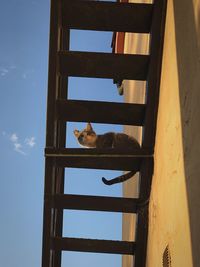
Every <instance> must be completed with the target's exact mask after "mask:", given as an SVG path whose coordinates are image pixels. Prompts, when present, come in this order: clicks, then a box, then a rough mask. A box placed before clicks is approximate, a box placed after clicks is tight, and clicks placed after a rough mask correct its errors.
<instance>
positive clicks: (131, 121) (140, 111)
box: [56, 99, 145, 126]
mask: <svg viewBox="0 0 200 267" xmlns="http://www.w3.org/2000/svg"><path fill="white" fill-rule="evenodd" d="M56 106H57V117H58V119H60V120H64V121H78V122H88V121H89V122H96V123H110V124H122V125H137V126H142V125H143V119H144V115H145V105H143V104H127V103H126V104H124V103H114V102H99V101H81V100H61V99H59V100H58V101H57V105H56Z"/></svg>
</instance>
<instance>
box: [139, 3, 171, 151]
mask: <svg viewBox="0 0 200 267" xmlns="http://www.w3.org/2000/svg"><path fill="white" fill-rule="evenodd" d="M166 6H167V0H155V1H154V12H153V20H152V28H151V43H150V55H151V57H150V63H149V73H148V78H147V96H146V99H147V109H146V116H145V122H144V125H145V127H144V135H143V142H142V145H143V146H144V147H152V148H154V144H155V135H156V124H157V112H158V102H159V91H160V77H161V66H162V53H163V42H164V29H165V17H166Z"/></svg>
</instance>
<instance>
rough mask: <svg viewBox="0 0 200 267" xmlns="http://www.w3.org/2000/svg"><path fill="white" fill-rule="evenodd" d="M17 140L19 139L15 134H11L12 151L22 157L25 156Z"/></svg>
mask: <svg viewBox="0 0 200 267" xmlns="http://www.w3.org/2000/svg"><path fill="white" fill-rule="evenodd" d="M18 140H19V138H18V136H17V134H16V133H13V134H11V136H10V141H11V142H12V143H13V146H14V150H15V151H16V152H18V153H20V154H22V155H26V153H25V152H24V151H23V150H22V145H21V144H20V143H19V141H18Z"/></svg>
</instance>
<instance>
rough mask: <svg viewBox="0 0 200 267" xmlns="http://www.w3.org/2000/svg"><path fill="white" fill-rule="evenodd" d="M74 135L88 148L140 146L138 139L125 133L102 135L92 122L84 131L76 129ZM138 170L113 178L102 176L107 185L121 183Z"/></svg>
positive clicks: (134, 147)
mask: <svg viewBox="0 0 200 267" xmlns="http://www.w3.org/2000/svg"><path fill="white" fill-rule="evenodd" d="M74 135H75V137H76V138H77V141H78V143H79V144H80V145H81V146H83V147H87V148H118V149H122V148H125V147H128V148H133V149H136V148H137V149H138V148H140V145H139V143H138V141H137V140H136V139H135V138H133V137H131V136H129V135H127V134H125V133H114V132H108V133H105V134H102V135H97V134H96V133H95V131H94V130H93V128H92V125H91V124H90V123H88V124H87V126H86V128H85V129H84V130H83V131H78V130H74ZM136 172H137V171H130V172H128V173H126V174H123V175H120V176H118V177H116V178H113V179H111V180H107V179H106V178H104V177H102V181H103V183H104V184H106V185H112V184H116V183H121V182H124V181H126V180H128V179H130V178H131V177H132V176H134V175H135V174H136Z"/></svg>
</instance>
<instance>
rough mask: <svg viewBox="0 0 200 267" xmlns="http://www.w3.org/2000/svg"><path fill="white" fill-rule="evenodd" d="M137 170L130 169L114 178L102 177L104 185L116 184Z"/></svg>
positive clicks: (128, 177)
mask: <svg viewBox="0 0 200 267" xmlns="http://www.w3.org/2000/svg"><path fill="white" fill-rule="evenodd" d="M136 172H137V171H130V172H127V173H125V174H122V175H120V176H118V177H116V178H113V179H111V180H107V179H106V178H104V177H102V181H103V183H104V184H106V185H113V184H118V183H122V182H124V181H126V180H128V179H130V178H131V177H132V176H133V175H135V174H136Z"/></svg>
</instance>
